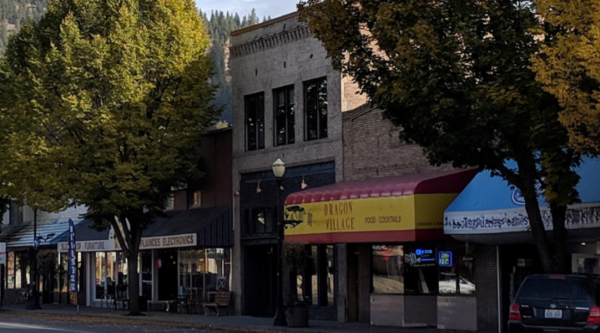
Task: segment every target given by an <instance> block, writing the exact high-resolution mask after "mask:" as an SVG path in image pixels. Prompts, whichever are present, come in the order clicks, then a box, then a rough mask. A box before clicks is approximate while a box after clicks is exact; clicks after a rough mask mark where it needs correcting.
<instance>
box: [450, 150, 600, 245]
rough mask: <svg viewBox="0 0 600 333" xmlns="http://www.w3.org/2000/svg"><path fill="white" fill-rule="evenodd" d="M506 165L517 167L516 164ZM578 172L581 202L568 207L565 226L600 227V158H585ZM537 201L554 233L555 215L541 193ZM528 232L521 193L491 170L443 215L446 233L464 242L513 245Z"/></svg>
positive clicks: (481, 175)
mask: <svg viewBox="0 0 600 333" xmlns="http://www.w3.org/2000/svg"><path fill="white" fill-rule="evenodd" d="M506 166H507V167H509V168H513V169H514V168H516V164H515V163H514V162H507V164H506ZM575 170H576V172H577V174H578V175H579V176H580V177H581V179H580V181H579V184H578V185H577V187H576V189H577V191H578V192H579V198H580V199H581V203H578V204H574V205H571V206H569V209H568V211H567V220H566V226H567V228H568V229H571V230H573V231H574V230H577V229H588V228H600V159H590V158H586V159H584V161H583V162H582V164H581V165H580V166H579V167H577V168H576V169H575ZM538 200H539V202H540V210H541V213H542V218H543V220H544V224H545V226H546V229H547V230H551V229H552V216H551V215H550V210H549V208H548V204H547V203H546V202H545V200H544V196H543V193H542V192H541V191H540V192H539V193H538ZM528 230H529V219H528V217H527V212H526V211H525V202H524V200H523V197H522V195H521V192H520V191H519V190H518V189H516V188H515V187H514V186H510V185H509V184H508V183H507V182H506V181H505V180H503V179H502V178H500V177H492V175H491V174H490V172H489V171H482V172H480V173H478V174H477V175H476V176H475V177H474V178H473V180H472V181H471V182H470V183H469V185H467V186H466V187H465V189H464V190H463V191H462V192H461V193H460V195H459V196H458V197H457V198H456V199H455V200H454V201H453V202H452V204H450V205H449V206H448V208H447V209H446V211H445V212H444V232H445V233H446V234H448V235H452V236H456V237H458V238H459V239H461V240H468V241H476V242H477V241H481V242H486V243H488V242H490V239H488V238H485V236H486V235H490V237H491V235H494V236H493V241H494V242H496V243H510V242H512V241H513V240H515V239H517V238H516V237H518V236H519V234H518V233H522V234H526V232H527V231H528ZM515 233H517V234H515ZM502 234H504V235H502ZM529 238H530V237H529Z"/></svg>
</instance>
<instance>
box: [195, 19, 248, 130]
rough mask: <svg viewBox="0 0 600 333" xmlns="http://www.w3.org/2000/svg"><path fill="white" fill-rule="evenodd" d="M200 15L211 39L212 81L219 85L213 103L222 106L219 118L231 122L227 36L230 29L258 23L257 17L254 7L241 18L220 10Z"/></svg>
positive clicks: (229, 33)
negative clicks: (213, 66) (213, 65)
mask: <svg viewBox="0 0 600 333" xmlns="http://www.w3.org/2000/svg"><path fill="white" fill-rule="evenodd" d="M202 16H203V17H204V18H205V20H204V22H206V25H207V28H208V31H209V33H210V37H211V40H212V46H211V50H210V54H211V57H212V59H213V61H214V64H215V68H214V71H215V74H214V76H213V77H212V83H214V84H217V85H219V89H218V90H217V93H216V95H215V99H214V100H213V104H214V105H215V106H217V107H222V108H223V114H222V115H221V119H222V120H226V121H228V122H229V123H231V121H232V118H233V114H232V106H231V80H230V74H229V70H228V66H227V63H228V62H229V59H228V58H226V54H227V53H226V52H225V51H226V48H228V47H229V37H230V35H231V32H232V31H234V30H237V29H241V28H244V27H247V26H250V25H254V24H258V23H259V18H258V16H257V15H256V11H255V10H254V9H252V11H251V12H250V14H249V15H244V16H243V18H242V19H241V20H240V16H239V15H238V14H237V13H235V14H232V13H229V12H227V13H223V12H220V11H211V13H210V18H208V15H207V14H206V13H203V14H202Z"/></svg>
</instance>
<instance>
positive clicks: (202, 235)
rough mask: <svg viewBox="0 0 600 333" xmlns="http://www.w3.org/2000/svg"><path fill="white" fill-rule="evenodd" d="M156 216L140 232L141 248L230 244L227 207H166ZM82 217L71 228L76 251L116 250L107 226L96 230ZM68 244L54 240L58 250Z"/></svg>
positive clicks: (229, 222) (63, 248) (230, 234)
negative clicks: (175, 209)
mask: <svg viewBox="0 0 600 333" xmlns="http://www.w3.org/2000/svg"><path fill="white" fill-rule="evenodd" d="M165 215H166V216H164V217H157V218H156V219H155V220H154V222H152V224H150V225H149V226H148V227H147V228H146V229H145V230H144V231H143V233H142V240H141V243H140V249H141V250H148V249H160V248H179V247H232V246H233V229H232V224H231V208H230V207H228V206H217V207H211V208H198V209H189V210H183V211H169V212H166V213H165ZM93 224H94V223H93V221H91V220H85V221H84V222H83V223H81V224H80V225H79V226H78V227H77V228H76V229H75V238H76V240H77V250H78V251H80V252H101V251H118V250H120V246H119V244H118V241H117V239H116V237H115V236H114V234H113V233H112V231H111V230H110V229H106V230H103V231H97V230H95V229H93V228H92V226H93ZM68 248H69V245H68V243H67V242H66V239H65V240H63V242H60V243H58V250H59V251H60V252H67V250H68Z"/></svg>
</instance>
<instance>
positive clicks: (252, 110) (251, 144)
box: [244, 93, 265, 150]
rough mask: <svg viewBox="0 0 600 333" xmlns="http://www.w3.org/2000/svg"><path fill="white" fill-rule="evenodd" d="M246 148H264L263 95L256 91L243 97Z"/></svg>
mask: <svg viewBox="0 0 600 333" xmlns="http://www.w3.org/2000/svg"><path fill="white" fill-rule="evenodd" d="M244 108H245V114H244V122H245V123H246V150H257V149H263V148H265V95H264V94H263V93H258V94H254V95H249V96H246V97H245V98H244Z"/></svg>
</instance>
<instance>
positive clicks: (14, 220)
mask: <svg viewBox="0 0 600 333" xmlns="http://www.w3.org/2000/svg"><path fill="white" fill-rule="evenodd" d="M22 222H23V207H21V206H19V205H18V204H17V203H16V202H14V201H12V202H11V203H10V207H9V222H8V224H21V223H22Z"/></svg>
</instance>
